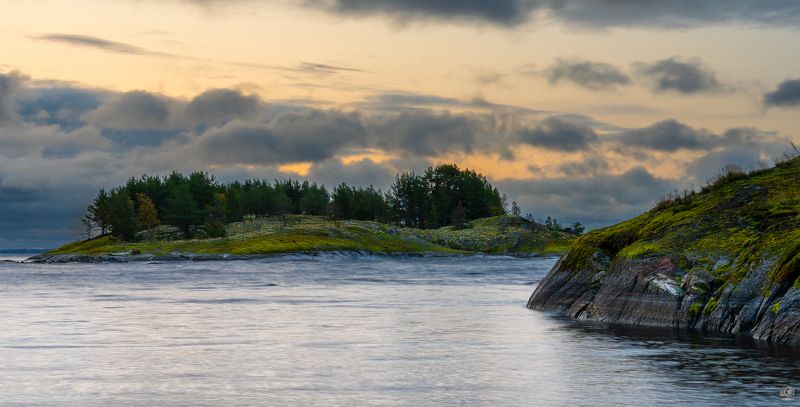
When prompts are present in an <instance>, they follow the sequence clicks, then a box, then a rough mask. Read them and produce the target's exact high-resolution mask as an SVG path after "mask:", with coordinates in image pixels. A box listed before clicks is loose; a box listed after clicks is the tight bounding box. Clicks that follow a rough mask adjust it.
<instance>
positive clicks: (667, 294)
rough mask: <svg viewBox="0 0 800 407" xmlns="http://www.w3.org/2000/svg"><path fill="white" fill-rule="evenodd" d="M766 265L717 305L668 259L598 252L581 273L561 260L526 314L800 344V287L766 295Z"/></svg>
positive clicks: (704, 280) (697, 280)
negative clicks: (615, 258)
mask: <svg viewBox="0 0 800 407" xmlns="http://www.w3.org/2000/svg"><path fill="white" fill-rule="evenodd" d="M769 266H770V265H769V264H762V266H761V267H756V268H753V269H751V270H750V272H749V273H748V274H747V275H746V276H745V278H744V279H743V280H742V281H741V283H739V284H738V285H736V286H735V287H734V286H726V287H724V288H722V290H721V294H720V297H719V299H718V300H709V301H705V300H704V297H706V294H705V293H706V292H708V290H710V289H712V290H713V289H714V288H715V287H714V280H713V278H712V277H711V276H710V275H702V274H699V273H698V274H694V273H692V274H687V273H686V272H685V271H683V270H682V269H681V268H680V267H678V266H677V265H676V264H675V263H674V262H673V261H672V260H671V259H670V258H669V257H665V256H652V257H647V258H641V259H633V260H628V261H622V262H618V263H615V264H612V262H611V261H610V259H609V258H608V257H606V256H603V255H602V254H601V253H595V254H594V255H593V256H592V261H591V262H590V263H589V266H588V267H587V268H586V269H584V270H582V271H577V272H576V271H574V270H567V269H565V268H564V266H563V263H562V262H561V261H559V263H557V264H556V265H555V267H554V268H553V269H552V270H551V271H550V273H548V275H547V277H545V279H544V280H542V282H541V283H540V284H539V286H538V287H537V288H536V290H535V291H534V293H533V295H532V296H531V297H530V300H529V301H528V308H531V309H534V310H540V311H550V312H558V313H563V314H565V315H568V316H570V317H572V318H576V319H578V320H589V321H598V322H605V323H612V324H626V325H638V326H652V327H669V328H680V329H699V330H703V331H709V332H719V333H726V334H746V335H750V336H752V337H753V338H755V339H759V340H765V341H770V342H775V343H783V344H791V345H800V289H798V288H797V287H794V286H792V285H791V284H786V283H783V284H775V285H773V286H772V287H771V288H770V289H769V291H768V292H765V291H764V289H763V288H762V287H763V283H764V281H765V279H766V275H765V274H766V273H767V272H768V270H769Z"/></svg>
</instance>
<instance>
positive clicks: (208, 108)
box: [186, 89, 261, 125]
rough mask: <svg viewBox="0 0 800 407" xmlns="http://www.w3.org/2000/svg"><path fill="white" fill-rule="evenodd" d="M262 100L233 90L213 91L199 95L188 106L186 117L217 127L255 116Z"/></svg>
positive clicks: (195, 121) (194, 121)
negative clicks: (216, 125)
mask: <svg viewBox="0 0 800 407" xmlns="http://www.w3.org/2000/svg"><path fill="white" fill-rule="evenodd" d="M260 104H261V99H259V98H258V97H257V96H253V95H244V94H242V92H239V91H236V90H231V89H212V90H208V91H205V92H203V93H201V94H200V95H197V96H196V97H195V98H194V99H192V100H191V101H190V102H189V104H188V105H187V106H186V116H187V118H188V119H189V120H191V121H192V122H193V123H202V124H206V125H215V124H222V123H226V122H229V121H231V120H233V119H236V118H245V117H250V116H253V115H255V114H256V113H257V112H258V110H259V107H260Z"/></svg>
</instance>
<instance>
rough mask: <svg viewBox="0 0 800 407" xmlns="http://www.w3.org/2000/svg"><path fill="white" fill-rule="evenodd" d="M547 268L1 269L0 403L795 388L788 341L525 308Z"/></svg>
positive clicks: (436, 262)
mask: <svg viewBox="0 0 800 407" xmlns="http://www.w3.org/2000/svg"><path fill="white" fill-rule="evenodd" d="M554 262H555V260H554V259H532V260H524V259H512V258H479V257H471V258H405V259H386V258H366V259H354V258H333V257H328V256H320V257H292V256H287V257H281V258H275V259H270V260H263V261H253V262H214V263H164V264H129V265H125V264H104V265H33V264H8V263H4V264H0V310H2V313H1V314H0V326H1V327H2V329H0V361H2V369H0V404H15V405H16V404H42V405H54V404H68V405H109V404H113V405H156V404H157V405H175V404H182V405H186V404H191V405H286V404H292V405H362V404H369V405H398V404H400V405H441V404H446V405H451V404H468V405H564V404H572V405H586V406H593V405H659V404H675V403H687V404H694V405H741V404H745V403H746V404H748V405H759V404H761V405H768V404H774V403H776V402H780V399H779V398H778V394H779V391H780V389H781V388H782V387H784V386H786V385H794V386H796V387H798V386H800V363H798V362H799V361H798V359H797V357H798V353H797V352H796V351H793V350H792V349H787V348H775V347H769V346H765V345H764V344H759V343H753V342H752V341H747V340H746V339H742V338H732V337H731V338H728V337H708V336H703V335H700V334H698V333H691V332H672V331H663V330H645V329H639V330H631V329H624V328H618V327H609V326H606V325H600V324H590V323H579V322H575V321H571V320H567V319H564V318H559V317H556V316H552V315H547V314H543V313H540V312H535V311H530V310H527V309H525V307H524V306H525V303H526V300H527V298H528V296H529V295H530V293H531V291H532V290H533V288H534V287H535V284H536V283H537V282H538V281H539V280H540V279H541V278H542V277H543V276H544V274H545V273H546V272H547V271H548V269H549V268H550V267H551V266H552V265H553V263H554ZM791 403H792V402H789V404H791Z"/></svg>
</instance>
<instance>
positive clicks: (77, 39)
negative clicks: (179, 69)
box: [34, 34, 174, 57]
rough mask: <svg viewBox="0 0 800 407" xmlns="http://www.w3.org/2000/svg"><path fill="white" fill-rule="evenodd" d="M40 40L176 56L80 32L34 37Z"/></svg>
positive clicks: (105, 49) (125, 52) (117, 51)
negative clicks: (79, 33) (80, 33)
mask: <svg viewBox="0 0 800 407" xmlns="http://www.w3.org/2000/svg"><path fill="white" fill-rule="evenodd" d="M34 38H35V39H37V40H40V41H48V42H56V43H59V44H66V45H72V46H77V47H85V48H94V49H99V50H102V51H109V52H116V53H119V54H131V55H156V56H170V57H172V56H174V55H170V54H164V53H160V52H153V51H149V50H147V49H144V48H140V47H137V46H134V45H130V44H125V43H122V42H116V41H111V40H106V39H103V38H99V37H92V36H88V35H78V34H42V35H39V36H36V37H34Z"/></svg>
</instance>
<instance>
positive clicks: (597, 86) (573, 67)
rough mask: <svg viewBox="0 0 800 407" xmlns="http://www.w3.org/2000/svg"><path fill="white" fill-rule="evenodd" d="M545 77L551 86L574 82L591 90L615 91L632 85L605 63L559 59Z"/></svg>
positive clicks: (627, 78) (619, 71) (622, 74)
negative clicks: (614, 89)
mask: <svg viewBox="0 0 800 407" xmlns="http://www.w3.org/2000/svg"><path fill="white" fill-rule="evenodd" d="M545 75H546V76H547V79H548V80H549V81H550V83H551V84H557V83H559V82H561V81H567V82H572V83H574V84H576V85H578V86H581V87H584V88H586V89H591V90H606V89H613V88H615V87H618V86H624V85H628V84H630V83H631V79H630V78H629V77H628V75H626V74H625V73H623V72H622V71H621V70H619V68H617V67H615V66H614V65H611V64H607V63H604V62H593V61H583V60H567V59H559V60H558V61H557V62H556V63H555V64H554V65H553V66H551V67H550V68H549V69H548V70H547V71H545Z"/></svg>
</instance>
